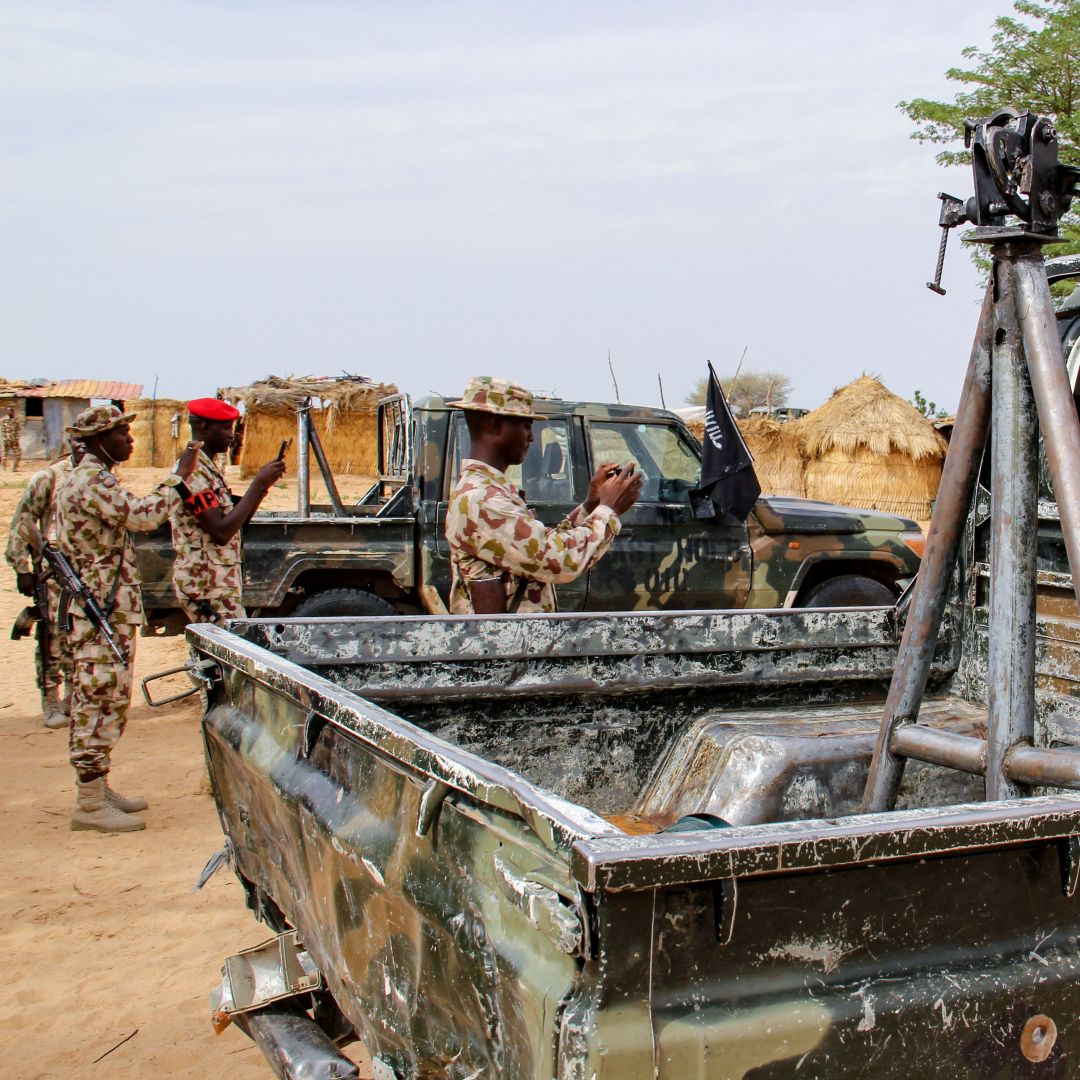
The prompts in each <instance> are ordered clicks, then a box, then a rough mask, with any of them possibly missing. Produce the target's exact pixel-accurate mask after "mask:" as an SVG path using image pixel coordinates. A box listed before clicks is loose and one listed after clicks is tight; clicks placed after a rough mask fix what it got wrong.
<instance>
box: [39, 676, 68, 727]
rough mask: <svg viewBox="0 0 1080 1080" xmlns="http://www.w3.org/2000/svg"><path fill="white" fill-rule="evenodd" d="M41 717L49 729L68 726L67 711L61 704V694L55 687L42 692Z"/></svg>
mask: <svg viewBox="0 0 1080 1080" xmlns="http://www.w3.org/2000/svg"><path fill="white" fill-rule="evenodd" d="M41 717H42V720H43V722H44V724H45V726H46V727H47V728H62V727H67V726H68V717H67V711H66V710H65V709H64V707H63V705H61V704H60V692H59V691H58V690H57V689H56V687H55V686H54V687H52V688H51V689H49V690H43V691H42V692H41Z"/></svg>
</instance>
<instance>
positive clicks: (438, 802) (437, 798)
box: [416, 780, 452, 836]
mask: <svg viewBox="0 0 1080 1080" xmlns="http://www.w3.org/2000/svg"><path fill="white" fill-rule="evenodd" d="M451 790H452V789H451V787H450V785H449V784H444V783H443V782H442V781H441V780H429V781H428V783H427V786H426V787H425V788H424V794H423V795H421V796H420V810H419V813H417V815H416V835H417V836H427V834H428V833H429V832H430V831H431V826H432V825H434V824H435V819H436V818H437V817H438V816H439V811H440V810H441V809H442V804H443V802H444V801H445V800H446V796H447V795H449V794H450V792H451Z"/></svg>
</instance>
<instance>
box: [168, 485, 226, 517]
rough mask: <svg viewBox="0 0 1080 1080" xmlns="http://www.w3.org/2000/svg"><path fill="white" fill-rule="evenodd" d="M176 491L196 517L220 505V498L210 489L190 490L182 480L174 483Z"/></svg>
mask: <svg viewBox="0 0 1080 1080" xmlns="http://www.w3.org/2000/svg"><path fill="white" fill-rule="evenodd" d="M176 491H177V494H179V496H180V498H181V499H183V500H184V505H185V506H186V507H187V508H188V509H189V510H190V511H191V512H192V513H193V514H194V515H195V516H196V517H198V516H199V515H200V514H205V513H206V511H207V510H213V509H214V508H215V507H218V506H220V505H221V500H220V499H218V497H217V495H215V494H214V492H213V491H211V490H210V489H207V490H206V491H196V492H192V491H191V489H190V488H189V487H188V486H187V484H185V483H184V482H183V480H181V481H180V483H179V484H177V485H176Z"/></svg>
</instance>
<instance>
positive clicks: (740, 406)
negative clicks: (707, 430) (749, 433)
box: [686, 371, 791, 416]
mask: <svg viewBox="0 0 1080 1080" xmlns="http://www.w3.org/2000/svg"><path fill="white" fill-rule="evenodd" d="M720 385H721V386H722V387H723V390H724V394H725V396H726V397H727V399H728V404H729V405H730V406H731V408H732V411H733V412H735V413H738V414H739V415H741V416H746V415H747V414H748V413H749V412H750V411H751V409H756V408H761V407H764V408H768V409H775V408H778V407H779V406H781V405H786V404H787V400H788V397H789V396H790V395H791V379H790V378H788V376H787V375H782V374H781V373H780V372H779V371H740V372H739V374H738V375H737V376H732V375H721V376H720ZM708 389H709V377H708V376H707V375H706V376H705V377H704V378H701V379H698V381H697V382H696V383H695V384H694V389H693V390H691V391H690V393H689V394H687V396H686V403H687V404H688V405H704V404H705V396H706V394H707V392H708Z"/></svg>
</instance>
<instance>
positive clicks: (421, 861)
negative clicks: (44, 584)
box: [188, 111, 1080, 1080]
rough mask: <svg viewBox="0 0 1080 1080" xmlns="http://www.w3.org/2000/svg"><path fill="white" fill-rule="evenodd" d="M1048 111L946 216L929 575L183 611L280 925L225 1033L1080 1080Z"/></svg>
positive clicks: (1071, 546) (679, 1076)
mask: <svg viewBox="0 0 1080 1080" xmlns="http://www.w3.org/2000/svg"><path fill="white" fill-rule="evenodd" d="M1032 119H1033V118H1031V117H1030V116H1028V114H1022V115H1019V116H1018V115H1017V114H1015V113H1013V112H1012V111H1005V112H1003V113H1002V114H999V115H998V116H995V117H994V118H992V120H991V121H986V122H984V123H983V124H980V125H978V127H977V128H975V130H973V131H972V132H971V133H970V135H971V138H972V142H973V144H974V148H975V151H976V153H975V155H974V156H975V161H976V181H977V193H978V192H980V191H981V192H982V194H981V195H979V196H978V197H977V198H976V199H973V200H971V201H970V202H969V204H968V208H967V210H966V211H965V213H966V214H967V217H966V218H965V217H964V216H962V215H961V211H963V210H964V207H963V204H961V203H959V200H955V199H954V200H953V203H954V204H957V205H958V206H959V207H960V209H959V210H955V213H954V207H953V206H951V205H947V207H946V209H947V210H948V211H949V213H950V215H952V216H955V218H956V222H957V223H958V222H959V221H962V220H972V221H973V222H975V223H976V224H977V226H978V227H977V228H976V230H975V233H976V236H977V238H979V239H981V240H982V241H983V242H985V243H987V244H991V245H992V249H991V255H992V258H993V264H994V265H993V269H992V271H991V285H990V286H989V287H988V290H987V296H986V299H985V301H984V304H983V309H982V316H981V318H980V323H979V329H978V331H977V334H976V340H975V345H974V347H973V350H972V355H971V360H970V363H969V367H968V375H967V379H966V382H965V389H964V393H963V396H962V403H961V409H960V412H959V413H958V416H957V422H956V428H955V431H954V435H953V439H952V443H951V446H950V450H949V456H948V459H947V461H946V465H945V470H944V475H943V478H942V488H941V492H940V493H939V500H938V510H937V513H936V514H935V517H934V520H933V522H932V523H931V527H930V534H929V536H928V538H927V549H926V554H925V558H924V560H923V563H922V566H921V568H920V572H919V577H918V580H917V583H916V585H915V588H914V590H913V591H912V593H911V594H910V595H909V597H908V598H907V599H906V601H905V600H902V601H901V602H900V603H898V604H897V605H895V606H882V607H872V608H862V609H846V610H822V609H790V610H780V609H773V610H766V611H732V610H728V611H719V612H716V611H699V612H674V613H673V612H667V613H660V614H639V613H635V612H624V613H614V614H603V615H597V614H593V613H589V612H580V613H559V614H555V615H500V616H473V617H466V618H460V617H458V618H449V617H439V618H427V619H417V618H384V619H379V620H376V619H369V618H356V619H323V620H319V619H316V620H302V619H298V620H289V619H283V620H274V621H271V620H248V621H245V622H240V623H233V624H231V627H230V629H229V630H226V629H223V628H219V627H213V626H193V627H190V628H189V629H188V640H189V643H190V645H191V647H192V651H193V659H192V664H191V669H190V670H191V673H192V674H193V676H195V677H196V678H197V679H198V680H199V684H200V685H201V687H202V689H203V691H204V693H205V697H206V712H205V717H204V721H203V732H204V738H205V744H206V751H207V759H208V764H209V770H210V775H211V779H212V782H213V787H214V792H215V796H216V800H217V807H218V813H219V816H220V819H221V823H222V827H223V831H224V833H225V836H226V848H225V856H226V859H221V860H218V862H224V861H228V862H229V863H231V865H232V867H233V869H234V870H235V872H236V873H237V875H238V876H239V879H240V881H241V883H242V884H243V887H244V889H245V891H246V894H247V898H248V902H249V905H250V906H251V908H252V910H253V911H254V912H255V913H256V915H257V916H258V917H259V918H260V919H261V920H263V921H264V922H265V923H266V924H267V925H268V926H269V927H270V929H271V930H272V931H273V932H274V935H275V936H274V937H272V938H271V939H270V940H269V941H268V942H267V943H266V944H265V945H264V946H260V947H257V948H255V949H251V950H247V951H246V952H245V953H242V954H239V955H237V956H234V957H230V958H229V959H228V961H227V962H226V965H225V968H224V971H223V981H222V984H221V987H220V988H219V990H218V991H217V992H216V994H215V995H214V998H213V1002H214V1005H213V1009H214V1013H213V1015H214V1019H215V1023H216V1025H217V1026H218V1028H219V1029H223V1028H224V1027H226V1026H227V1025H228V1024H229V1023H230V1022H235V1023H236V1024H237V1025H239V1026H241V1027H242V1028H243V1029H244V1030H245V1031H247V1032H248V1033H249V1034H251V1035H252V1036H253V1037H254V1038H255V1039H256V1041H257V1042H258V1043H259V1045H260V1046H261V1047H262V1049H263V1050H264V1052H265V1053H266V1055H267V1058H268V1060H269V1061H270V1062H271V1063H272V1065H273V1067H274V1070H275V1072H276V1073H277V1075H278V1076H280V1077H285V1078H290V1077H297V1078H298V1077H301V1076H303V1077H320V1078H321V1077H347V1076H356V1075H357V1071H356V1069H355V1066H353V1065H352V1064H351V1062H350V1061H349V1060H348V1058H347V1057H346V1056H344V1054H343V1053H342V1052H341V1051H340V1049H339V1044H345V1043H347V1042H348V1040H349V1039H351V1038H355V1037H357V1036H359V1037H360V1038H362V1039H363V1041H364V1043H365V1044H366V1046H367V1048H368V1050H369V1051H370V1054H371V1058H372V1062H373V1069H374V1076H376V1077H378V1078H379V1080H389V1078H397V1080H406V1078H407V1080H419V1078H425V1080H428V1078H432V1080H434V1078H441V1080H466V1078H476V1077H485V1078H487V1077H492V1078H495V1077H507V1078H513V1080H656V1078H661V1080H685V1078H696V1080H726V1078H729V1077H752V1078H754V1080H772V1078H779V1077H788V1076H794V1077H802V1076H810V1077H830V1078H838V1077H895V1076H905V1077H949V1078H953V1077H971V1078H992V1077H1040V1076H1046V1077H1066V1076H1075V1075H1077V1072H1078V1070H1080V1021H1078V1019H1077V1018H1078V1016H1080V648H1078V641H1080V637H1078V634H1077V613H1078V611H1080V601H1078V595H1077V594H1078V586H1080V582H1078V581H1077V579H1076V576H1075V575H1076V573H1077V572H1080V421H1078V419H1077V409H1076V401H1075V397H1074V395H1075V392H1076V387H1077V366H1078V365H1077V364H1076V363H1075V362H1074V361H1075V358H1074V356H1073V354H1074V353H1076V354H1077V355H1080V349H1073V348H1070V355H1069V363H1068V365H1066V362H1065V359H1064V358H1063V356H1062V350H1061V346H1060V341H1059V338H1058V335H1057V334H1056V333H1055V330H1054V319H1055V317H1054V312H1053V308H1052V306H1051V301H1050V293H1049V288H1048V286H1047V279H1046V275H1045V274H1044V273H1043V261H1042V248H1041V243H1042V242H1043V241H1044V240H1045V239H1046V238H1047V235H1046V231H1047V225H1046V222H1045V220H1044V218H1045V215H1046V214H1047V213H1048V212H1049V209H1053V208H1054V207H1055V206H1060V205H1062V204H1061V203H1060V202H1055V200H1056V199H1058V196H1056V195H1054V192H1060V191H1062V190H1064V181H1063V180H1062V179H1061V178H1060V177H1057V176H1056V174H1055V175H1054V176H1053V177H1051V179H1053V180H1054V181H1055V182H1054V183H1050V182H1048V180H1047V178H1046V177H1045V175H1044V172H1045V170H1046V169H1047V168H1048V163H1049V164H1050V165H1052V164H1053V163H1054V160H1055V156H1054V148H1055V143H1054V136H1053V131H1052V129H1047V128H1046V126H1045V124H1044V123H1043V122H1042V121H1039V122H1038V123H1036V124H1034V130H1032V128H1033V125H1032ZM1036 119H1037V118H1036ZM1003 127H1004V128H1006V129H1008V130H1007V131H1005V132H1004V133H1003V131H1002V128H1003ZM1013 127H1015V129H1016V130H1013ZM1024 155H1030V159H1028V158H1027V157H1025V158H1024V160H1017V158H1018V156H1024ZM995 156H1001V157H1002V158H1003V160H1002V161H1000V162H999V161H996V160H994V168H993V169H990V168H987V167H986V161H987V158H988V157H991V159H994V158H995ZM980 166H982V171H981V172H980V171H979V167H980ZM1074 172H1075V175H1076V178H1077V182H1078V183H1080V171H1075V170H1074ZM1020 175H1023V177H1024V184H1025V186H1024V187H1023V191H1022V192H1020V191H1019V190H1018V189H1017V187H1016V185H1015V183H1013V178H1014V177H1016V176H1020ZM1072 175H1073V174H1072V173H1070V174H1068V176H1069V177H1071V176H1072ZM999 176H1000V177H1002V178H1004V180H1003V183H1008V184H1009V185H1010V186H1009V187H1008V189H1007V190H1006V191H1004V194H1001V193H999V194H996V195H995V196H994V197H992V198H991V197H987V196H986V193H985V188H986V187H987V186H988V185H990V184H992V183H994V182H996V181H997V178H998V177H999ZM1029 192H1030V193H1031V194H1030V199H1031V202H1030V205H1029V204H1028V203H1026V202H1025V201H1024V198H1023V197H1022V196H1023V195H1026V194H1028V193H1029ZM1040 193H1041V196H1040ZM1005 194H1007V195H1008V196H1009V201H1008V202H1006V201H1005V198H1004V196H1005ZM1042 196H1045V197H1042ZM1063 205H1064V206H1065V207H1067V205H1068V200H1067V199H1066V200H1064V204H1063ZM987 207H988V208H989V209H987ZM1002 207H1005V208H1006V209H1007V208H1009V207H1014V208H1015V207H1019V208H1020V210H1021V211H1023V210H1025V209H1026V210H1028V212H1029V215H1030V217H1031V218H1032V220H1030V221H1027V222H1026V224H1027V226H1028V228H1022V227H1020V228H1017V227H1013V228H1005V227H1003V226H1004V222H1003V220H1002V215H1003V213H1004V211H1003V210H1002V209H1001V208H1002ZM1012 212H1014V213H1015V212H1017V211H1016V210H1015V209H1014V210H1013V211H1012ZM1035 229H1041V230H1042V232H1041V233H1040V232H1032V231H1029V230H1035ZM935 284H937V283H936V282H935ZM1063 317H1064V318H1066V319H1067V318H1069V316H1068V315H1064V316H1063ZM1036 412H1037V416H1038V421H1037V422H1036V421H1035V416H1036ZM991 432H992V438H990V435H991ZM1039 432H1041V435H1040V434H1039ZM1039 439H1045V448H1046V453H1040V446H1039V443H1038V440H1039ZM1055 493H1056V494H1055Z"/></svg>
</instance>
